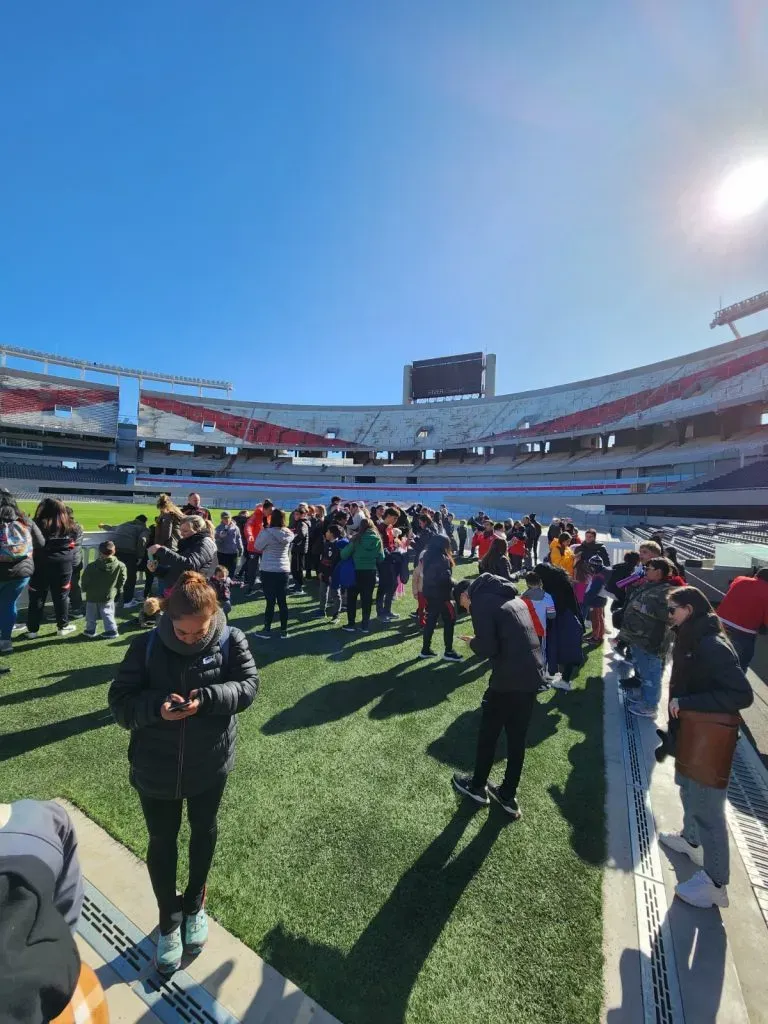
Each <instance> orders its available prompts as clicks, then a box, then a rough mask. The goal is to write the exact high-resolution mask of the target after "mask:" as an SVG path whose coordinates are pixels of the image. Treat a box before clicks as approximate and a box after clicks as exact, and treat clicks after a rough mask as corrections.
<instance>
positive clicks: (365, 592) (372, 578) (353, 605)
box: [347, 569, 376, 629]
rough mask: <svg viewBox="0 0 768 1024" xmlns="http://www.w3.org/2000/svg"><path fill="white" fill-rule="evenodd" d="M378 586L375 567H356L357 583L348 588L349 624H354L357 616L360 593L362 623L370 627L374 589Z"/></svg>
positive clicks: (363, 626)
mask: <svg viewBox="0 0 768 1024" xmlns="http://www.w3.org/2000/svg"><path fill="white" fill-rule="evenodd" d="M375 586H376V570H375V569H356V570H355V584H354V586H352V587H348V588H347V624H348V625H350V626H354V624H355V619H356V618H357V595H358V594H359V595H360V611H361V615H362V619H361V622H360V625H361V626H362V628H363V629H368V626H369V624H370V621H371V606H372V605H373V591H374V587H375Z"/></svg>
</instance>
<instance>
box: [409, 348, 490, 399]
mask: <svg viewBox="0 0 768 1024" xmlns="http://www.w3.org/2000/svg"><path fill="white" fill-rule="evenodd" d="M482 387H483V353H482V352H469V353H467V354H466V355H462V356H445V357H443V358H441V359H417V360H415V361H414V363H413V374H412V377H411V394H412V396H413V400H414V401H418V399H420V398H422V399H423V398H448V397H451V396H456V395H479V394H480V393H481V392H482Z"/></svg>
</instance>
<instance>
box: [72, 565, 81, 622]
mask: <svg viewBox="0 0 768 1024" xmlns="http://www.w3.org/2000/svg"><path fill="white" fill-rule="evenodd" d="M82 572H83V563H82V562H80V564H79V565H73V566H72V580H71V582H70V585H69V607H70V610H71V611H73V612H80V611H82V610H83V592H82V590H81V589H80V576H81V574H82Z"/></svg>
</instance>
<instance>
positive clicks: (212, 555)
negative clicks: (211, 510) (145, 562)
mask: <svg viewBox="0 0 768 1024" xmlns="http://www.w3.org/2000/svg"><path fill="white" fill-rule="evenodd" d="M155 558H156V559H157V561H158V563H159V564H160V566H161V567H162V568H164V569H165V570H166V572H165V573H164V574H163V577H162V578H163V589H164V590H167V589H168V588H169V587H172V586H173V584H174V583H175V582H176V580H177V579H178V578H179V576H181V574H182V573H183V572H187V570H191V571H192V572H201V573H202V574H203V576H205V578H206V579H210V578H211V576H213V571H214V569H215V568H216V566H217V565H218V564H219V555H218V552H217V551H216V543H215V542H214V540H213V538H212V537H210V536H209V535H208V533H193V534H192V536H191V537H183V538H182V539H181V540H180V541H179V547H178V550H177V551H171V549H170V548H160V549H159V550H158V551H157V552H156V554H155Z"/></svg>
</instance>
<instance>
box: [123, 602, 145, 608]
mask: <svg viewBox="0 0 768 1024" xmlns="http://www.w3.org/2000/svg"><path fill="white" fill-rule="evenodd" d="M140 604H141V601H125V602H123V608H124V609H125V608H138V607H139V605H140Z"/></svg>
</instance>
